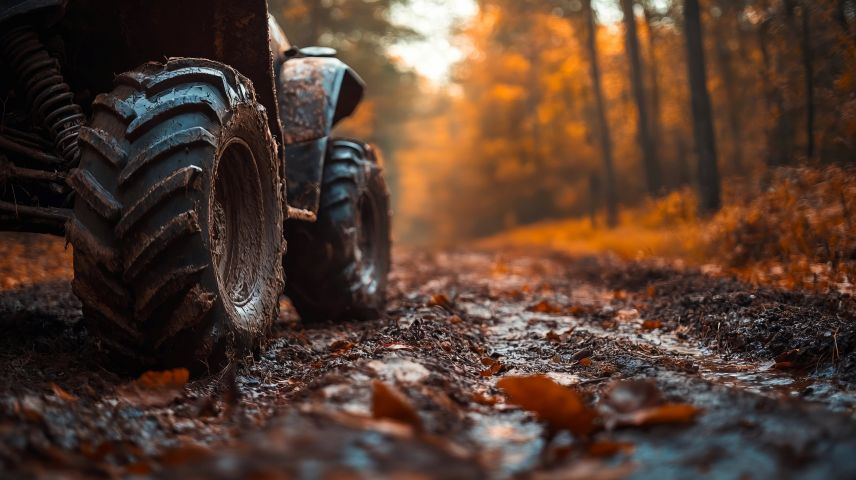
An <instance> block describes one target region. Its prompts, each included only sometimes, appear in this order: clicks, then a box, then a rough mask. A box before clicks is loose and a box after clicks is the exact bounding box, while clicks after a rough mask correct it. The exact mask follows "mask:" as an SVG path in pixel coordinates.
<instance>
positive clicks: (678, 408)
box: [618, 403, 701, 427]
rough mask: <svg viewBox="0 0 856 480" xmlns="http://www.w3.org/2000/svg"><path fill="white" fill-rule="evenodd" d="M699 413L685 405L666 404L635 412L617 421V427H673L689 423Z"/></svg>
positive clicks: (698, 409)
mask: <svg viewBox="0 0 856 480" xmlns="http://www.w3.org/2000/svg"><path fill="white" fill-rule="evenodd" d="M700 413H701V409H700V408H698V407H694V406H692V405H689V404H686V403H666V404H663V405H659V406H656V407H651V408H645V409H642V410H638V411H635V412H633V413H631V414H629V415H626V416H622V418H619V419H618V424H619V425H624V426H634V427H646V426H649V425H674V424H681V423H690V422H692V421H693V420H695V418H696V417H697V416H698V415H699V414H700Z"/></svg>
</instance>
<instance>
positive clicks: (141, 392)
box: [117, 368, 190, 407]
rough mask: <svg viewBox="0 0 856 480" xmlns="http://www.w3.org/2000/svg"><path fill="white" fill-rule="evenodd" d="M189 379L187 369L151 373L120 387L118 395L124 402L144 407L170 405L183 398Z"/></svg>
mask: <svg viewBox="0 0 856 480" xmlns="http://www.w3.org/2000/svg"><path fill="white" fill-rule="evenodd" d="M189 378H190V373H189V372H188V371H187V369H186V368H176V369H174V370H166V371H162V372H152V371H150V372H146V373H144V374H142V375H141V376H140V378H138V379H136V380H134V381H133V382H131V383H129V384H126V385H123V386H121V387H119V389H118V390H117V393H118V394H119V398H121V399H122V400H124V401H126V402H128V403H131V404H134V405H138V406H142V407H155V406H163V405H168V404H170V403H172V401H173V400H175V399H176V398H178V397H179V396H181V393H182V391H183V390H184V385H186V384H187V381H188V379H189Z"/></svg>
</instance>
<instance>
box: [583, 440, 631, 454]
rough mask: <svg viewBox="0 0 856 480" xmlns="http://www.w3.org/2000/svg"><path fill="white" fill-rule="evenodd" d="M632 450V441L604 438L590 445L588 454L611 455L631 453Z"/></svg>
mask: <svg viewBox="0 0 856 480" xmlns="http://www.w3.org/2000/svg"><path fill="white" fill-rule="evenodd" d="M632 451H633V444H632V443H630V442H613V441H609V440H604V441H600V442H594V443H592V444H591V445H589V446H588V454H589V455H591V456H593V457H611V456H613V455H615V454H616V453H630V452H632Z"/></svg>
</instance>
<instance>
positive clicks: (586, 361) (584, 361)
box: [577, 357, 591, 367]
mask: <svg viewBox="0 0 856 480" xmlns="http://www.w3.org/2000/svg"><path fill="white" fill-rule="evenodd" d="M577 363H578V364H579V365H580V366H581V367H588V366H590V365H591V358H589V357H583V358H581V359H580V360H579V362H577Z"/></svg>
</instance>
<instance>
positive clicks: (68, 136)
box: [0, 26, 86, 167]
mask: <svg viewBox="0 0 856 480" xmlns="http://www.w3.org/2000/svg"><path fill="white" fill-rule="evenodd" d="M0 49H2V54H3V58H4V59H5V61H6V63H7V64H8V65H9V66H10V67H11V69H12V71H14V72H15V75H16V76H17V78H18V81H19V82H20V83H21V85H22V86H23V87H24V92H25V95H26V99H27V104H28V105H29V106H30V108H31V111H32V113H33V116H34V118H35V120H36V122H37V123H38V124H40V125H41V126H42V128H44V129H45V130H47V131H48V132H50V134H51V137H52V139H53V141H54V144H55V146H56V149H57V152H59V154H60V155H61V156H62V158H63V160H64V162H65V164H66V166H68V167H73V166H76V165H77V162H78V160H79V156H80V152H79V149H78V146H77V135H78V133H79V132H80V126H81V125H82V124H83V122H84V120H85V118H86V117H85V116H84V115H83V110H82V109H81V108H80V106H79V105H77V104H75V103H74V93H72V91H71V88H70V87H69V86H68V84H67V83H65V81H64V79H63V77H62V75H61V74H60V70H59V62H58V61H57V60H56V59H55V58H53V57H51V56H50V54H49V53H48V51H47V49H46V48H45V46H44V44H42V42H41V40H39V37H38V35H36V33H35V32H34V31H33V30H32V29H31V28H30V27H28V26H21V27H17V28H13V29H11V30H9V31H8V32H7V33H5V34H3V35H2V36H0Z"/></svg>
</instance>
